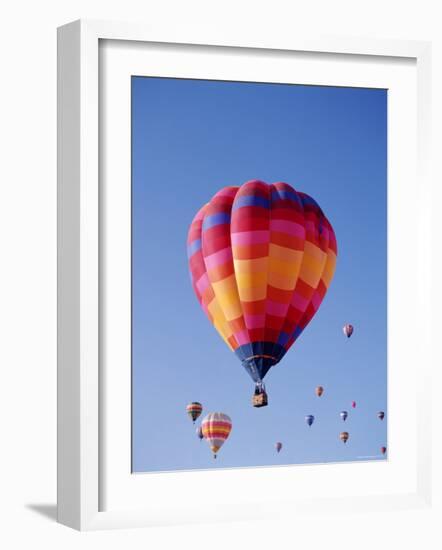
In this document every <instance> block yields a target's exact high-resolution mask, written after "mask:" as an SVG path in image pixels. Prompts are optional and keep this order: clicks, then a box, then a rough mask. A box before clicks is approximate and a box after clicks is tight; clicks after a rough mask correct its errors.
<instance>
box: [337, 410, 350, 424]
mask: <svg viewBox="0 0 442 550" xmlns="http://www.w3.org/2000/svg"><path fill="white" fill-rule="evenodd" d="M339 416H340V417H341V418H342V420H343V421H344V422H345V421H346V420H347V416H348V412H347V411H341V412H340V413H339Z"/></svg>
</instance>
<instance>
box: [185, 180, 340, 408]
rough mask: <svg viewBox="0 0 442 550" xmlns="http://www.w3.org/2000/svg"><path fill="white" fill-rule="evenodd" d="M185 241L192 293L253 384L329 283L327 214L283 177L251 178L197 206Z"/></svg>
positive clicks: (332, 260) (331, 261)
mask: <svg viewBox="0 0 442 550" xmlns="http://www.w3.org/2000/svg"><path fill="white" fill-rule="evenodd" d="M187 249H188V258H189V267H190V274H191V279H192V285H193V289H194V291H195V294H196V296H197V298H198V301H199V302H200V304H201V306H202V308H203V310H204V312H205V313H206V315H207V317H208V318H209V320H210V321H211V323H213V325H214V326H215V328H216V330H217V331H218V332H219V334H220V335H221V337H222V338H223V339H224V341H225V342H226V344H227V345H228V346H229V348H230V349H231V350H232V351H234V352H235V354H236V355H237V357H238V359H239V360H240V361H241V363H242V365H243V366H244V368H245V369H246V371H247V372H248V373H249V375H250V376H251V378H252V379H253V381H254V382H255V384H256V385H257V388H258V392H261V388H262V380H263V379H264V377H265V376H266V374H267V372H268V371H269V369H270V368H271V367H273V366H274V365H276V364H277V363H279V362H280V361H281V359H282V358H283V357H284V355H285V354H286V352H287V351H288V350H289V348H290V347H291V346H292V345H293V343H294V342H295V341H296V340H297V338H298V337H299V336H300V334H301V333H302V331H303V330H304V328H305V327H306V326H307V324H308V323H309V322H310V320H311V319H312V317H313V316H314V315H315V313H316V311H317V310H318V308H319V306H320V304H321V302H322V300H323V298H324V296H325V294H326V292H327V289H328V288H329V286H330V282H331V280H332V278H333V274H334V271H335V264H336V254H337V245H336V238H335V234H334V231H333V228H332V226H331V224H330V222H329V221H328V220H327V218H326V217H325V215H324V213H323V212H322V210H321V209H320V207H319V206H318V204H317V203H316V202H315V201H314V200H313V199H312V198H311V197H310V196H308V195H306V194H305V193H300V192H297V191H295V189H293V187H291V186H290V185H288V184H287V183H274V184H271V185H268V184H267V183H264V182H262V181H258V180H253V181H249V182H247V183H244V184H243V185H242V186H241V187H225V188H224V189H221V191H219V192H218V193H216V195H215V196H214V197H213V198H212V199H211V200H210V201H209V202H208V203H207V204H206V205H204V206H203V207H202V208H201V209H200V210H199V212H198V213H197V214H196V216H195V218H194V219H193V221H192V224H191V226H190V229H189V234H188V239H187ZM254 404H255V405H257V403H254ZM263 404H266V403H261V405H263ZM257 406H259V405H257Z"/></svg>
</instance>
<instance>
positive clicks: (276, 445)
mask: <svg viewBox="0 0 442 550" xmlns="http://www.w3.org/2000/svg"><path fill="white" fill-rule="evenodd" d="M275 449H276V452H277V453H279V452H280V450H281V449H282V443H281V442H280V441H278V442H277V443H275Z"/></svg>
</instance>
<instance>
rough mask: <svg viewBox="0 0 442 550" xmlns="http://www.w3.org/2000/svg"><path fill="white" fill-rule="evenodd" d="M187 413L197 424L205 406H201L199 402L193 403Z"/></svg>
mask: <svg viewBox="0 0 442 550" xmlns="http://www.w3.org/2000/svg"><path fill="white" fill-rule="evenodd" d="M186 412H187V414H188V415H189V417H190V418H191V419H192V421H193V422H195V420H196V419H197V418H198V417H199V415H200V414H201V413H202V412H203V406H202V405H201V403H198V401H192V403H189V404H188V405H187V407H186Z"/></svg>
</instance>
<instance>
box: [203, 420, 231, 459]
mask: <svg viewBox="0 0 442 550" xmlns="http://www.w3.org/2000/svg"><path fill="white" fill-rule="evenodd" d="M201 428H202V430H203V437H204V439H205V440H206V441H207V442H208V444H209V446H210V449H211V450H212V453H213V458H216V454H217V453H218V451H219V450H220V448H221V447H222V446H223V444H224V442H225V441H226V439H227V438H228V437H229V434H230V432H231V430H232V421H231V420H230V417H229V416H227V414H224V413H221V412H214V413H209V414H208V415H207V416H206V417H205V418H204V420H203V421H202V422H201Z"/></svg>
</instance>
